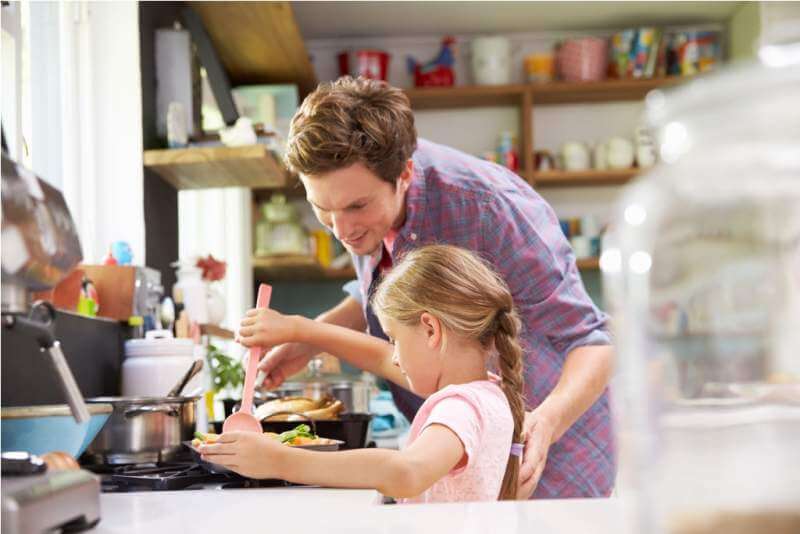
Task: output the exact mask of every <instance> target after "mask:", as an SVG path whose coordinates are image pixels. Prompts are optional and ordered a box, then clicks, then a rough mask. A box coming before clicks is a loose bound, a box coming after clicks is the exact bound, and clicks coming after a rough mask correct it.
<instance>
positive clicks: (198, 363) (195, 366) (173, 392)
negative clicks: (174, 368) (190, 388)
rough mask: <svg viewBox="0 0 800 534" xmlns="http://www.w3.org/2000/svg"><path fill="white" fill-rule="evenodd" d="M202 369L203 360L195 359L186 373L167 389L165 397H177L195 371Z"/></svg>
mask: <svg viewBox="0 0 800 534" xmlns="http://www.w3.org/2000/svg"><path fill="white" fill-rule="evenodd" d="M202 369H203V360H195V361H194V362H192V365H191V366H190V367H189V369H187V370H186V374H185V375H183V376H182V377H181V379H180V380H178V383H177V384H175V385H174V386H173V387H172V389H170V390H169V393H167V397H179V396H180V394H181V391H183V388H184V387H186V384H188V383H189V380H191V379H192V377H194V376H195V375H196V374H197V373H199V372H200V371H201V370H202Z"/></svg>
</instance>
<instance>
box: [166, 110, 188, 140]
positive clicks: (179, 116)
mask: <svg viewBox="0 0 800 534" xmlns="http://www.w3.org/2000/svg"><path fill="white" fill-rule="evenodd" d="M188 144H189V134H188V132H187V131H186V112H185V111H184V109H183V103H181V102H170V103H169V107H168V108H167V146H168V147H170V148H184V147H186V145H188Z"/></svg>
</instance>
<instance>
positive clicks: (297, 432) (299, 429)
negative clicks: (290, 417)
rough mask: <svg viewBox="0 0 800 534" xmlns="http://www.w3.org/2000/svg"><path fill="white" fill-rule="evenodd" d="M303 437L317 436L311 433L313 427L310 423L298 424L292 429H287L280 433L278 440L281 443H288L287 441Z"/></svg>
mask: <svg viewBox="0 0 800 534" xmlns="http://www.w3.org/2000/svg"><path fill="white" fill-rule="evenodd" d="M297 437H301V438H309V439H316V438H317V436H316V435H314V434H312V433H311V428H309V426H308V425H305V424H303V425H297V426H296V427H295V428H293V429H292V430H287V431H286V432H283V433H281V434H279V435H278V441H280V442H281V443H286V442H287V441H292V440H293V439H294V438H297Z"/></svg>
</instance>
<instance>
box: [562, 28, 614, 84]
mask: <svg viewBox="0 0 800 534" xmlns="http://www.w3.org/2000/svg"><path fill="white" fill-rule="evenodd" d="M558 69H559V72H560V74H561V78H562V79H563V80H566V81H568V82H595V81H598V80H603V79H605V77H606V71H607V69H608V41H607V40H606V39H599V38H597V37H586V38H583V39H569V40H567V41H565V42H564V44H562V45H561V48H560V49H559V51H558Z"/></svg>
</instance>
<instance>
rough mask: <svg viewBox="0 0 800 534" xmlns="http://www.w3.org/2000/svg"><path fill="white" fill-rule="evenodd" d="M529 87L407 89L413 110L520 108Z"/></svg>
mask: <svg viewBox="0 0 800 534" xmlns="http://www.w3.org/2000/svg"><path fill="white" fill-rule="evenodd" d="M527 88H528V86H527V85H464V86H457V87H424V88H419V89H406V95H408V98H409V100H411V107H412V108H413V109H453V108H471V107H472V108H475V107H492V106H519V105H521V104H522V98H523V96H524V94H525V91H526V90H527Z"/></svg>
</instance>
